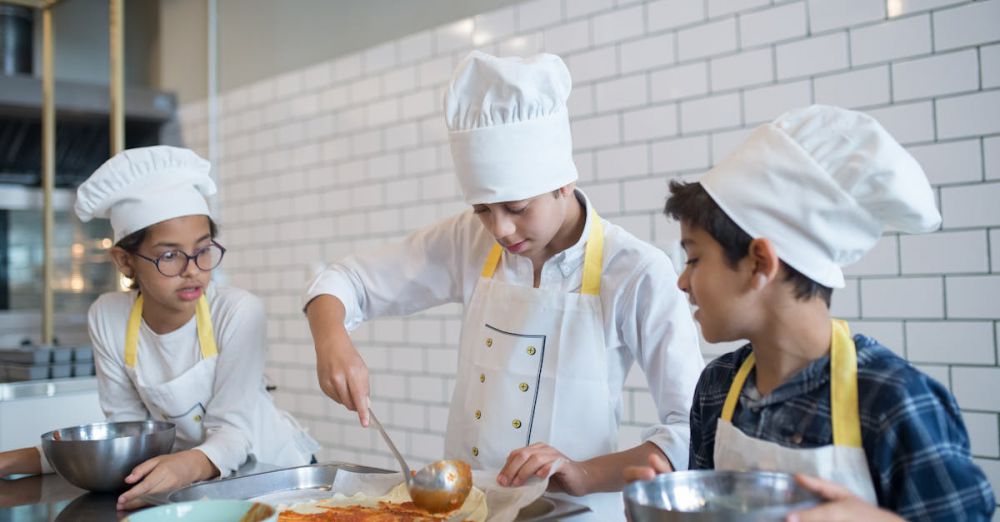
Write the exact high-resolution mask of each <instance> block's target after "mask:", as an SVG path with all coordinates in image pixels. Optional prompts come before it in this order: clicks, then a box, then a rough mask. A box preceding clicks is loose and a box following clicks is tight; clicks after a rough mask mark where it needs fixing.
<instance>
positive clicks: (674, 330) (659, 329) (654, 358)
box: [618, 256, 705, 470]
mask: <svg viewBox="0 0 1000 522" xmlns="http://www.w3.org/2000/svg"><path fill="white" fill-rule="evenodd" d="M639 273H640V276H639V277H638V279H637V280H636V281H635V282H634V285H632V286H631V288H629V289H628V290H627V291H626V294H625V295H624V296H623V299H622V302H623V307H624V309H623V310H621V311H620V315H618V317H619V318H620V321H619V328H621V333H622V338H623V339H625V342H626V344H627V345H628V346H629V347H630V348H631V349H632V352H633V355H634V356H635V358H636V361H637V362H638V364H639V367H640V368H641V369H642V371H643V373H644V374H645V375H646V380H647V381H648V382H649V391H650V393H652V395H653V401H654V402H655V403H656V410H657V416H658V418H659V420H660V423H659V424H657V425H654V426H651V427H650V428H648V429H647V430H646V431H645V432H643V435H642V437H643V440H644V441H649V442H652V443H653V444H656V445H657V446H658V447H659V448H660V450H662V451H663V453H664V454H666V456H667V458H669V459H670V463H671V464H672V465H673V467H674V469H676V470H684V469H687V467H688V456H689V455H688V451H689V446H690V440H691V430H690V415H691V402H692V400H693V398H694V388H695V385H697V384H698V377H699V376H700V375H701V370H702V369H703V368H704V367H705V361H704V359H703V358H702V356H701V348H700V346H699V343H698V332H697V330H696V329H695V325H694V320H693V318H692V317H691V311H690V308H689V307H688V305H687V300H686V299H685V297H684V294H683V293H682V292H681V291H680V290H679V289H678V288H677V275H676V272H674V269H673V267H672V266H671V264H670V262H669V261H668V259H667V257H666V256H656V257H655V258H654V259H653V260H652V261H651V262H649V263H647V264H646V266H645V267H643V268H642V269H641V270H640V271H639Z"/></svg>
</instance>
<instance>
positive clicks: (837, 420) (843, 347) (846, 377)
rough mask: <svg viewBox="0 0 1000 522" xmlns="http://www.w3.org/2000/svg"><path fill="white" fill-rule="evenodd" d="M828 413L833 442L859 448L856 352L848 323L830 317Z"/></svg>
mask: <svg viewBox="0 0 1000 522" xmlns="http://www.w3.org/2000/svg"><path fill="white" fill-rule="evenodd" d="M830 415H831V417H832V421H833V445H834V446H847V447H851V448H860V447H861V416H860V414H859V413H858V351H857V348H856V347H855V346H854V340H853V339H851V330H850V328H849V327H848V326H847V323H846V322H844V321H841V320H839V319H834V320H833V340H832V341H831V347H830Z"/></svg>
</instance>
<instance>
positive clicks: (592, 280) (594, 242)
mask: <svg viewBox="0 0 1000 522" xmlns="http://www.w3.org/2000/svg"><path fill="white" fill-rule="evenodd" d="M603 262H604V223H602V222H601V218H600V216H598V215H597V212H595V211H594V209H590V234H588V235H587V248H586V251H585V252H584V254H583V284H582V285H581V286H580V293H581V294H583V295H599V294H600V293H601V264H602V263H603Z"/></svg>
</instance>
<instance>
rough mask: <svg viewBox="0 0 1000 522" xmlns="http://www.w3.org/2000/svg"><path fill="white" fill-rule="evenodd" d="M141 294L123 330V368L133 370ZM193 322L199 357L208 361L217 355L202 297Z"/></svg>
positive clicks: (212, 332)
mask: <svg viewBox="0 0 1000 522" xmlns="http://www.w3.org/2000/svg"><path fill="white" fill-rule="evenodd" d="M142 303H143V299H142V294H139V296H138V297H136V298H135V303H134V304H133V305H132V311H131V312H129V316H128V326H127V327H126V330H125V366H127V367H129V368H135V362H136V353H137V352H138V347H139V325H140V324H141V323H142ZM195 318H196V319H195V320H196V321H197V325H198V344H199V346H200V347H201V357H202V358H203V359H208V358H209V357H215V356H216V355H218V354H219V349H218V347H217V346H216V344H215V332H214V330H213V328H212V313H211V312H210V311H209V308H208V299H206V298H205V296H204V295H202V296H201V298H199V299H198V303H197V304H196V305H195Z"/></svg>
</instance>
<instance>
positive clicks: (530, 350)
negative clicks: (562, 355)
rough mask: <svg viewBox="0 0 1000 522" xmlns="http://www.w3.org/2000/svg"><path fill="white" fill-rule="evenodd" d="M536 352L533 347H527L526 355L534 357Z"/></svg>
mask: <svg viewBox="0 0 1000 522" xmlns="http://www.w3.org/2000/svg"><path fill="white" fill-rule="evenodd" d="M536 351H537V350H535V347H534V346H529V347H528V355H535V352H536Z"/></svg>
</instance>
